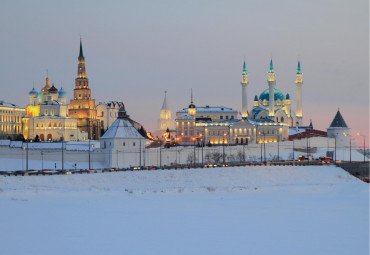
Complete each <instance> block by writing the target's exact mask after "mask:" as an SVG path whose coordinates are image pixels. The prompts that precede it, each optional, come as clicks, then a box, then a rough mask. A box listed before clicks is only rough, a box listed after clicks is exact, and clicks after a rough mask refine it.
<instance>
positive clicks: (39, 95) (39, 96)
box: [37, 90, 42, 100]
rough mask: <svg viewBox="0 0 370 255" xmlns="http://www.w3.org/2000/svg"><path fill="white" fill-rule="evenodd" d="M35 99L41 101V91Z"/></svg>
mask: <svg viewBox="0 0 370 255" xmlns="http://www.w3.org/2000/svg"><path fill="white" fill-rule="evenodd" d="M37 98H38V99H39V100H41V99H42V90H41V91H40V92H39V93H38V95H37Z"/></svg>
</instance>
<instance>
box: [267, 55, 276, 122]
mask: <svg viewBox="0 0 370 255" xmlns="http://www.w3.org/2000/svg"><path fill="white" fill-rule="evenodd" d="M267 83H268V85H269V117H274V115H275V91H274V90H275V86H276V80H275V72H274V65H273V64H272V59H271V61H270V70H269V78H268V81H267Z"/></svg>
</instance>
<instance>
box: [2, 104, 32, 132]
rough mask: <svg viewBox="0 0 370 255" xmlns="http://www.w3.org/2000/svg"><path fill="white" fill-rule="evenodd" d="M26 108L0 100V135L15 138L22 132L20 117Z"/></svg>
mask: <svg viewBox="0 0 370 255" xmlns="http://www.w3.org/2000/svg"><path fill="white" fill-rule="evenodd" d="M25 112H26V110H25V109H24V108H21V107H19V106H17V105H15V104H10V103H5V102H4V101H0V137H1V138H2V139H4V138H6V139H7V138H8V137H11V138H16V137H17V136H18V135H20V134H22V118H23V116H24V115H25Z"/></svg>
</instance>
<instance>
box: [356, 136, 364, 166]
mask: <svg viewBox="0 0 370 255" xmlns="http://www.w3.org/2000/svg"><path fill="white" fill-rule="evenodd" d="M357 135H358V136H362V137H363V138H364V163H365V138H366V136H365V135H361V134H360V133H357Z"/></svg>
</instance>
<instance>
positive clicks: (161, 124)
mask: <svg viewBox="0 0 370 255" xmlns="http://www.w3.org/2000/svg"><path fill="white" fill-rule="evenodd" d="M167 129H169V130H174V129H175V121H174V120H173V119H172V117H171V110H170V109H169V106H168V102H167V91H165V92H164V100H163V104H162V108H161V112H160V116H159V120H158V127H157V131H162V132H164V131H166V130H167Z"/></svg>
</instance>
